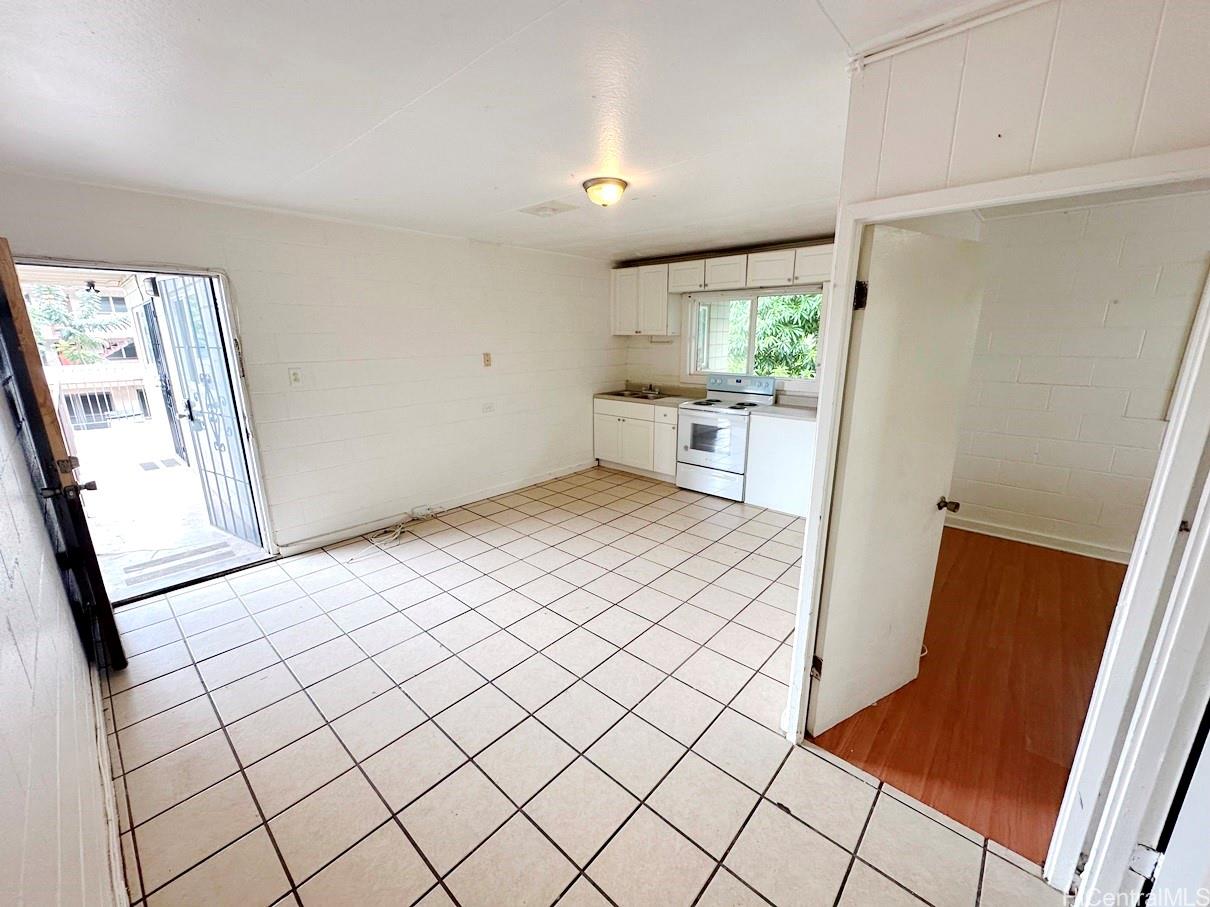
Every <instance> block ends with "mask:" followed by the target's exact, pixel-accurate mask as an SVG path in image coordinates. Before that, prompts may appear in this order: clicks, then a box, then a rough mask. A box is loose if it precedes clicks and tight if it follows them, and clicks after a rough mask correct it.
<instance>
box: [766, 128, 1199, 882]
mask: <svg viewBox="0 0 1210 907" xmlns="http://www.w3.org/2000/svg"><path fill="white" fill-rule="evenodd" d="M1206 178H1210V148H1198V149H1192V150H1189V151H1178V152H1170V153H1167V154H1160V155H1152V156H1148V157H1141V158H1134V159H1131V160H1126V161H1114V162H1110V163H1106V164H1095V165H1091V166H1086V167H1078V168H1073V169H1069V170H1061V171H1055V172H1052V173H1043V174H1031V175H1027V176H1019V177H1012V178H1009V179H1003V180H997V181H994V182H989V183H980V184H976V185H971V186H959V187H954V188H949V189H938V190H932V191H928V192H921V193H916V194H912V195H904V196H898V197H895V198H888V199H877V200H872V201H865V202H855V203H849V204H844V203H842V204H841V206H840V210H839V213H838V219H837V227H836V246H835V257H834V259H833V263H832V284H833V289H834V290H835V292H834V293H832V295H831V297H830V299H829V300H828V303H827V311H826V313H825V318H824V322H823V323H824V324H826V325H827V330H826V331H825V332H824V337H823V349H822V356H821V359H822V365H821V370H820V375H819V379H820V395H819V410H818V437H817V453H816V458H815V465H814V469H813V473H812V481H811V503H810V509H809V511H808V513H807V524H806V537H805V540H804V548H803V558H802V575H801V583H800V593H799V603H798V612H797V615H796V619H795V633H794V646H793V657H792V662H791V677H790V689H789V703H788V706H787V710H786V720H785V722H784V725H785V728H786V733H787V737H788V738H789V739H790V740H791V742H798V741H800V740H802V738H803V736H804V734H805V728H806V726H807V719H808V714H807V712H808V706H809V700H810V683H811V676H810V671H811V663H812V659H813V657H814V654H815V639H816V631H817V628H818V621H819V607H820V590H821V588H822V575H823V567H824V564H823V557H824V546H825V542H826V540H827V532H828V518H829V514H830V511H831V505H832V490H833V484H834V480H835V457H836V449H837V442H838V438H839V431H840V413H841V409H842V405H843V402H844V401H843V390H844V382H845V373H846V370H847V367H848V362H847V359H848V349H849V337H850V331H851V327H852V314H853V290H854V284H855V281H856V278H857V267H858V261H859V254H860V246H861V237H862V231H863V229H864V227H866V226H867V225H870V224H875V223H893V222H895V221H897V220H903V219H907V218H914V217H927V216H929V215H935V214H950V213H955V212H962V211H969V210H972V209H975V208H987V207H996V206H1001V205H1011V204H1017V203H1022V202H1031V201H1042V200H1047V199H1058V198H1065V197H1068V196H1079V195H1088V194H1092V193H1097V192H1110V191H1114V190H1121V189H1131V188H1145V187H1154V186H1160V185H1164V184H1169V183H1179V182H1186V181H1193V180H1200V179H1206ZM1203 341H1204V338H1203ZM1170 431H1171V430H1170ZM1164 468H1168V469H1171V463H1169V464H1168V466H1167V467H1165V466H1164V463H1163V461H1161V469H1164ZM1162 478H1164V477H1163V476H1161V475H1160V474H1158V473H1157V481H1156V484H1157V485H1158V484H1161V479H1162ZM1153 497H1154V495H1153ZM1185 503H1186V502H1185V501H1182V502H1181V508H1182V509H1183V507H1184V506H1185ZM1153 509H1154V508H1153V506H1152V504H1151V502H1149V504H1148V510H1149V511H1151V510H1153ZM1141 546H1144V538H1143V533H1142V532H1141V531H1140V539H1139V542H1136V546H1135V554H1136V556H1137V555H1138V554H1139V552H1140V550H1141ZM1148 550H1149V551H1151V552H1152V556H1153V557H1160V556H1163V555H1165V554H1166V552H1160V551H1156V550H1155V547H1154V546H1153V547H1150V548H1148ZM1162 559H1163V561H1164V568H1165V569H1166V568H1167V557H1166V556H1163V557H1162ZM1133 560H1134V558H1133V557H1132V561H1133ZM1139 598H1140V596H1139V595H1137V594H1135V595H1132V596H1131V597H1130V598H1123V599H1122V600H1121V601H1120V602H1119V606H1118V612H1117V614H1116V615H1115V619H1114V624H1113V627H1112V628H1111V630H1110V640H1109V643H1108V645H1107V648H1106V653H1107V654H1106V659H1105V661H1104V662H1103V663H1102V666H1101V672H1100V676H1099V677H1098V681H1097V689H1096V690H1095V691H1094V696H1093V705H1094V706H1095V710H1094V709H1090V711H1089V715H1088V718H1087V720H1086V723H1085V727H1084V731H1083V734H1082V736H1081V744H1080V749H1081V750H1082V751H1085V752H1087V750H1088V749H1089V748H1090V742H1089V741H1091V740H1094V739H1095V740H1096V741H1101V740H1105V739H1109V740H1115V739H1117V738H1118V732H1119V730H1120V729H1121V728H1122V727H1124V726H1125V723H1126V722H1127V721H1128V720H1129V716H1130V711H1131V709H1130V703H1129V702H1128V701H1126V699H1125V698H1121V697H1119V698H1116V699H1112V700H1111V699H1109V698H1108V697H1106V696H1105V695H1104V692H1103V691H1102V687H1103V686H1104V685H1105V684H1106V683H1107V682H1108V679H1109V678H1112V679H1113V680H1114V681H1115V683H1119V682H1120V681H1122V680H1124V679H1126V678H1128V679H1129V681H1128V684H1127V689H1129V685H1130V684H1132V683H1133V681H1134V679H1135V678H1136V677H1137V675H1138V672H1139V668H1140V664H1141V663H1142V662H1143V660H1144V653H1142V652H1141V651H1140V650H1139V647H1137V646H1135V647H1133V648H1132V647H1129V646H1120V645H1118V643H1117V641H1118V640H1119V638H1121V637H1124V636H1125V632H1126V627H1125V624H1126V623H1127V621H1129V623H1130V626H1131V627H1133V626H1134V625H1135V622H1136V621H1138V620H1143V619H1146V620H1148V621H1149V620H1150V618H1151V616H1152V613H1153V610H1154V607H1155V601H1154V597H1153V599H1152V601H1151V603H1150V605H1148V603H1147V602H1142V603H1140V601H1139ZM1140 607H1142V609H1143V610H1144V611H1145V613H1142V614H1140V612H1139V609H1140ZM1127 649H1129V651H1126V650H1127ZM1098 694H1100V695H1098ZM1077 758H1078V757H1077ZM1077 767H1079V768H1080V771H1079V773H1077V770H1076V768H1073V772H1072V776H1071V778H1070V779H1069V781H1068V790H1067V794H1066V795H1065V801H1066V800H1067V799H1068V798H1069V797H1071V796H1072V794H1073V788H1074V785H1075V782H1076V780H1077V777H1078V776H1079V777H1082V778H1084V779H1085V780H1093V781H1095V782H1096V783H1095V786H1096V788H1097V789H1099V790H1101V791H1104V790H1105V789H1106V788H1107V787H1108V781H1109V773H1110V771H1111V770H1112V768H1113V766H1108V765H1105V766H1101V767H1099V770H1098V767H1097V766H1091V765H1089V766H1081V765H1080V763H1079V762H1077ZM1126 796H1127V797H1129V796H1130V792H1129V791H1127V792H1126ZM1072 812H1073V811H1072V810H1071V809H1069V808H1067V804H1066V802H1065V804H1064V814H1061V815H1060V824H1059V826H1057V827H1056V830H1055V836H1054V840H1053V841H1052V847H1051V852H1050V855H1049V856H1048V858H1047V864H1046V870H1045V876H1046V878H1047V879H1048V880H1049V881H1050V882H1051V884H1052V885H1054V886H1055V887H1057V888H1062V889H1066V888H1067V887H1069V886H1070V884H1071V882H1072V881H1073V879H1074V871H1075V865H1076V858H1078V855H1079V854H1080V852H1081V850H1082V849H1083V847H1084V845H1085V842H1086V841H1087V839H1088V831H1089V827H1088V822H1089V821H1090V818H1089V817H1086V818H1085V821H1084V822H1082V823H1081V822H1076V821H1070V819H1072V818H1074V817H1073V816H1072ZM1065 818H1066V819H1068V820H1069V821H1065Z"/></svg>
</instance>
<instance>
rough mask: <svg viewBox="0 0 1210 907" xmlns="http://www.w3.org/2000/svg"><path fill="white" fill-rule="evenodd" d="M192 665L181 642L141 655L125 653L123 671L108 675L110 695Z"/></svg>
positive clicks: (190, 657)
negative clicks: (125, 660) (125, 659)
mask: <svg viewBox="0 0 1210 907" xmlns="http://www.w3.org/2000/svg"><path fill="white" fill-rule="evenodd" d="M192 663H193V656H192V655H190V654H189V648H188V646H186V645H185V643H184V642H183V641H179V642H174V643H170V644H168V645H166V646H160V647H159V648H158V649H152V650H151V651H150V652H144V653H143V654H142V655H133V654H130V653H127V662H126V668H125V670H122V671H114V672H111V673H110V675H109V690H110V693H112V694H113V695H117V694H118V693H120V692H122V690H128V689H130V688H131V687H133V686H135V685H137V684H140V683H144V682H146V681H148V680H152V679H154V678H156V677H162V676H163V675H165V674H168V673H170V672H172V671H175V670H177V669H178V668H183V667H185V666H186V665H190V664H192Z"/></svg>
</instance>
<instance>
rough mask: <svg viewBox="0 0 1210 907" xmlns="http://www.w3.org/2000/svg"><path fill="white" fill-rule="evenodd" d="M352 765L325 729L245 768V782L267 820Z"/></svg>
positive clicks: (338, 744)
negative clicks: (250, 788) (250, 786)
mask: <svg viewBox="0 0 1210 907" xmlns="http://www.w3.org/2000/svg"><path fill="white" fill-rule="evenodd" d="M352 765H353V760H352V759H350V758H349V754H348V753H347V752H345V749H344V747H342V746H341V745H340V741H339V740H337V739H336V735H335V734H333V733H332V731H331V730H329V729H328V728H326V727H321V728H320V729H319V730H317V731H312V732H311V733H310V734H308V735H307V736H306V737H303V738H302V739H301V740H296V741H294V742H293V743H291V744H290V745H289V746H287V747H285V748H283V749H280V750H278V751H277V752H276V753H274V754H273V755H271V756H266V757H265V758H264V759H262V760H261V761H260V762H257V763H256V764H254V765H250V766H248V768H247V775H248V782H249V783H250V784H251V785H252V790H253V792H254V793H255V794H256V799H257V801H258V802H259V803H260V805H261V809H263V810H264V812H265V815H266V816H268V817H273V816H276V815H277V814H278V813H279V812H281V811H282V810H284V809H287V808H288V807H290V806H292V805H293V804H295V803H297V802H298V801H299V800H301V799H302V798H303V797H305V796H307V794H310V793H312V792H314V791H317V790H319V789H320V788H321V787H323V786H324V785H325V784H327V783H328V782H329V781H331V780H332V779H333V778H335V777H336V776H338V775H340V774H342V773H344V772H345V771H347V770H348V769H349V768H351V767H352Z"/></svg>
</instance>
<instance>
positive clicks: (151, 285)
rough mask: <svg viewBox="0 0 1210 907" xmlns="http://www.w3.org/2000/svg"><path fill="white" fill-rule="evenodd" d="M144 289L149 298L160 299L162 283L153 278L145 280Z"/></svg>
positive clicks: (145, 278)
mask: <svg viewBox="0 0 1210 907" xmlns="http://www.w3.org/2000/svg"><path fill="white" fill-rule="evenodd" d="M143 289H144V291H146V293H147V295H148V296H157V297H158V296H159V295H160V283H159V281H158V280H156V279H155V277H153V276H149V277H144V278H143Z"/></svg>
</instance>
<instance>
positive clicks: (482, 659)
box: [458, 630, 534, 680]
mask: <svg viewBox="0 0 1210 907" xmlns="http://www.w3.org/2000/svg"><path fill="white" fill-rule="evenodd" d="M533 654H534V650H533V649H532V648H530V646H528V645H527V644H525V643H523V642H521V640H519V639H517V637H515V636H513V635H512V634H511V633H508V632H506V631H504V630H497V631H496V632H495V633H494V634H493V635H492V636H489V637H487V638H486V639H484V640H481V641H480V642H477V643H475V644H474V645H473V646H471V647H470V648H468V649H464V650H463V651H462V652H459V653H458V657H459V658H461V659H462V660H463V661H465V662H466V663H467V664H468V665H470V666H471V667H472V668H474V669H475V670H476V671H478V672H479V673H480V674H482V675H483V676H484V677H486V678H487V679H488V680H494V679H495V678H497V677H499V676H500V675H501V674H503V673H504V672H505V671H508V670H510V669H512V668H515V667H516V666H517V665H519V664H520V663H521V662H523V661H525V659H527V658H529V656H531V655H533Z"/></svg>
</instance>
